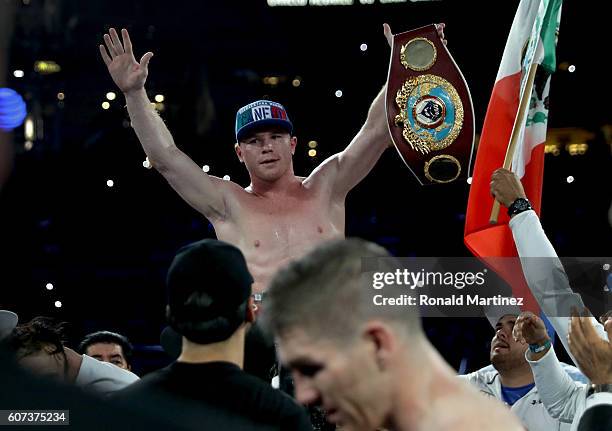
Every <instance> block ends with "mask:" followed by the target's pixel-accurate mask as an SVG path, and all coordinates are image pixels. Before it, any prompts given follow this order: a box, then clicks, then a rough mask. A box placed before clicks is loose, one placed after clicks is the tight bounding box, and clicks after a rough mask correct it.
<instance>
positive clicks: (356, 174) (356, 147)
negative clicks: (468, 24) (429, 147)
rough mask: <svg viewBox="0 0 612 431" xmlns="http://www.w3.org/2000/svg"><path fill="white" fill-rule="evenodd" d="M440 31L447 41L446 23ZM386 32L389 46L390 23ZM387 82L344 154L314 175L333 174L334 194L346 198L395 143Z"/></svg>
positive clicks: (326, 162)
mask: <svg viewBox="0 0 612 431" xmlns="http://www.w3.org/2000/svg"><path fill="white" fill-rule="evenodd" d="M437 28H438V34H439V36H440V38H442V40H443V41H444V43H446V41H445V40H444V24H438V25H437ZM383 31H384V34H385V37H386V38H387V42H388V43H389V46H390V47H392V46H393V34H392V33H391V28H390V27H389V25H387V24H383ZM385 105H386V85H385V86H384V87H383V88H382V90H380V92H379V93H378V95H377V96H376V97H375V98H374V101H373V102H372V105H371V106H370V110H369V111H368V116H367V118H366V121H365V123H364V124H363V126H362V127H361V129H360V130H359V132H358V133H357V135H356V136H355V137H354V138H353V140H352V141H351V142H350V144H349V145H348V146H347V147H346V148H345V149H344V150H343V151H341V152H340V153H338V154H335V155H333V156H331V157H330V158H328V159H327V160H325V161H324V162H323V163H322V164H321V166H320V167H319V169H317V170H316V171H315V172H313V174H316V173H318V172H324V173H325V174H329V173H330V172H331V173H332V175H331V176H330V180H331V188H332V194H333V195H334V196H337V197H339V198H342V199H343V198H344V197H345V196H346V194H347V193H348V192H349V191H350V190H351V189H352V188H353V187H355V186H356V185H357V184H358V183H359V182H360V181H361V180H363V179H364V178H365V176H366V175H367V174H368V173H369V172H370V171H371V170H372V168H373V167H374V165H375V164H376V162H377V161H378V159H380V156H381V155H382V153H383V152H384V151H385V150H386V149H387V148H388V147H390V146H392V145H393V141H392V140H391V136H390V134H389V128H388V126H387V115H386V106H385Z"/></svg>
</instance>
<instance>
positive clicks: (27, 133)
mask: <svg viewBox="0 0 612 431" xmlns="http://www.w3.org/2000/svg"><path fill="white" fill-rule="evenodd" d="M23 137H24V138H25V139H26V141H33V140H34V120H33V119H32V116H31V115H28V116H27V118H26V120H25V122H24V123H23Z"/></svg>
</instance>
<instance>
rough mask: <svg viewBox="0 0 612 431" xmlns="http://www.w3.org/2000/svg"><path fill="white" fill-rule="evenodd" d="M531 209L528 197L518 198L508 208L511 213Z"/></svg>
mask: <svg viewBox="0 0 612 431" xmlns="http://www.w3.org/2000/svg"><path fill="white" fill-rule="evenodd" d="M530 209H531V204H530V203H529V201H528V200H527V199H524V198H518V199H517V200H515V201H514V202H513V203H512V205H510V207H509V208H508V214H509V215H515V214H519V213H522V212H523V211H527V210H530Z"/></svg>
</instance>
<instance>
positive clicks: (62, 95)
mask: <svg viewBox="0 0 612 431" xmlns="http://www.w3.org/2000/svg"><path fill="white" fill-rule="evenodd" d="M65 98H66V95H65V94H64V93H62V92H59V93H57V100H64V99H65Z"/></svg>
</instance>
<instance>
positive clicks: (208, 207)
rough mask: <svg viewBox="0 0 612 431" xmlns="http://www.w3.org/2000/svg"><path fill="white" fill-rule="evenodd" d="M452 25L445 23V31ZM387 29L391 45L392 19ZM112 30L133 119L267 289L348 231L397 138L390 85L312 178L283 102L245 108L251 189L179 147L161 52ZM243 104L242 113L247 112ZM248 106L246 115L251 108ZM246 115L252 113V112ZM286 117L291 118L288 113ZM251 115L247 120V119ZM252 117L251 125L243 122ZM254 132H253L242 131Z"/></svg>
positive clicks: (173, 177) (112, 64) (156, 162)
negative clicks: (162, 90)
mask: <svg viewBox="0 0 612 431" xmlns="http://www.w3.org/2000/svg"><path fill="white" fill-rule="evenodd" d="M443 29H444V24H440V25H438V33H439V35H440V37H441V38H443V37H444V34H443ZM384 33H385V36H386V38H387V40H388V41H389V44H391V39H392V34H391V29H390V28H389V26H388V25H386V24H385V25H384ZM121 36H122V41H121V40H120V39H119V35H118V34H117V32H116V31H115V29H112V28H111V29H110V31H109V34H105V35H104V42H105V44H106V47H105V46H104V45H100V54H101V55H102V58H103V60H104V63H105V64H106V66H107V67H108V70H109V73H110V75H111V77H112V78H113V81H114V82H115V84H116V85H117V86H118V87H119V89H120V90H121V91H122V92H123V94H124V95H125V99H126V102H127V109H128V112H129V115H130V119H131V122H132V127H133V128H134V130H135V131H136V135H137V136H138V139H139V140H140V143H141V144H142V146H143V148H144V150H145V153H146V154H147V156H148V158H149V161H150V163H151V164H152V166H153V167H155V168H156V169H157V170H158V171H159V172H160V173H161V174H162V175H163V176H164V177H165V178H166V180H167V181H168V182H169V183H170V185H171V186H172V187H173V188H174V190H176V192H177V193H178V194H179V195H181V197H182V198H183V199H184V200H185V201H187V202H188V203H189V204H190V205H191V206H192V207H194V208H195V209H196V210H198V211H199V212H200V213H202V214H203V215H204V216H205V217H206V218H207V219H208V220H209V221H210V222H211V223H212V225H213V227H214V229H215V232H216V234H217V238H218V239H219V240H222V241H226V242H229V243H231V244H233V245H235V246H236V247H238V248H239V249H240V250H241V251H242V253H243V254H244V256H245V257H246V260H247V262H248V266H249V270H250V272H251V273H252V275H253V278H254V279H255V284H254V285H253V292H254V293H261V292H263V291H265V290H266V287H267V285H268V283H269V281H270V279H271V277H272V275H273V274H274V273H275V272H276V270H277V269H278V268H281V267H283V266H284V265H286V264H287V263H288V262H290V261H292V260H294V259H296V258H299V257H301V256H303V255H304V254H305V253H307V252H308V251H309V250H310V249H311V248H313V247H314V246H315V245H317V244H319V243H321V242H323V241H325V240H329V239H332V238H338V237H343V236H344V221H345V220H344V201H345V198H346V195H347V193H348V192H349V191H350V190H351V189H352V188H353V187H355V186H356V185H357V184H358V183H359V182H360V181H361V180H362V179H363V178H364V177H365V176H366V175H367V174H368V172H370V170H371V169H372V168H373V166H374V164H375V163H376V162H377V160H378V159H379V158H380V156H381V154H382V153H383V151H384V150H385V149H386V148H387V147H388V146H390V144H391V139H390V136H389V132H388V128H387V122H386V115H385V88H383V89H382V90H381V91H380V92H379V93H378V95H377V96H376V98H375V99H374V102H373V103H372V106H371V107H370V110H369V113H368V116H367V119H366V122H365V124H364V125H363V126H362V128H361V130H360V131H359V132H358V133H357V135H356V136H355V137H354V138H353V140H352V141H351V143H350V144H349V145H348V146H347V147H346V149H344V150H343V151H342V152H340V153H338V154H335V155H333V156H331V157H330V158H328V159H327V160H325V161H324V162H323V163H321V165H319V166H318V167H317V168H316V169H315V170H314V171H313V172H312V173H311V174H310V175H309V176H308V177H306V178H304V177H299V176H296V175H295V174H294V172H293V159H292V157H293V154H294V152H295V148H296V145H297V138H296V137H295V136H292V134H291V132H292V130H291V128H292V127H291V123H290V121H289V119H288V117H287V115H286V111H285V110H284V108H283V107H282V106H281V105H277V104H273V103H270V102H267V101H259V102H255V103H254V104H251V105H250V106H249V105H247V106H245V107H244V108H242V110H239V111H238V114H237V118H236V125H237V127H236V132H237V143H236V145H235V151H236V155H237V156H238V158H239V159H240V161H241V162H242V163H244V165H245V167H246V169H247V171H248V172H249V176H250V179H251V184H250V185H249V186H248V187H246V188H242V187H240V186H239V185H237V184H235V183H233V182H230V181H224V180H222V179H221V178H218V177H214V176H212V175H207V174H206V173H204V172H203V171H202V169H201V168H200V167H199V166H198V165H196V164H195V163H194V162H193V160H191V159H190V158H189V157H188V156H187V155H186V154H185V153H183V152H182V151H181V150H179V149H178V148H177V146H176V145H175V143H174V140H173V138H172V135H171V134H170V132H169V131H168V129H167V128H166V125H165V124H164V122H163V121H162V120H161V118H160V117H159V116H158V115H157V113H156V112H155V110H154V109H153V108H152V107H151V103H150V101H149V99H148V97H147V94H146V92H145V89H144V84H145V81H146V79H147V74H148V65H149V61H150V59H151V57H152V56H153V53H152V52H147V53H146V54H144V55H143V56H142V58H141V60H140V62H136V60H135V58H134V53H133V50H132V43H131V41H130V37H129V34H128V32H127V30H125V29H123V30H122V31H121ZM262 107H263V108H264V110H265V111H266V112H267V114H264V116H266V117H267V119H270V116H271V114H270V112H274V114H272V115H274V116H275V117H273V118H276V119H277V120H279V121H276V124H275V125H270V123H274V122H269V121H263V122H262V123H263V124H266V123H267V124H266V125H262V126H261V127H260V125H261V124H262V123H260V122H259V121H257V120H255V119H254V116H255V115H256V114H254V113H253V114H252V115H253V117H252V118H251V120H254V121H252V122H251V123H248V118H247V117H248V115H249V112H254V111H253V109H260V111H259V113H261V108H262ZM241 111H242V116H241ZM245 113H246V114H245ZM244 115H246V116H247V117H244ZM283 120H285V121H283ZM245 122H246V123H245ZM245 124H246V126H247V127H246V130H241V126H243V125H245ZM242 132H245V133H242Z"/></svg>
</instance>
